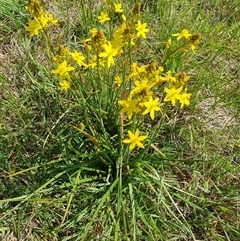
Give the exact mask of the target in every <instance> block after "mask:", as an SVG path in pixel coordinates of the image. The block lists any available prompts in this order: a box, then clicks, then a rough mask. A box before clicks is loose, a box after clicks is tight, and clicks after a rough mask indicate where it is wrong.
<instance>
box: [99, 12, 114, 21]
mask: <svg viewBox="0 0 240 241" xmlns="http://www.w3.org/2000/svg"><path fill="white" fill-rule="evenodd" d="M110 19H111V18H109V16H108V14H107V13H104V12H101V15H100V16H98V20H99V22H100V23H104V22H106V21H109V20H110Z"/></svg>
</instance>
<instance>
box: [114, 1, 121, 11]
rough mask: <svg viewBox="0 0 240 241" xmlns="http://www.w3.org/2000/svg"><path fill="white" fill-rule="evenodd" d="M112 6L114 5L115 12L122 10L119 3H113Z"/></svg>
mask: <svg viewBox="0 0 240 241" xmlns="http://www.w3.org/2000/svg"><path fill="white" fill-rule="evenodd" d="M114 7H115V12H116V13H122V12H123V9H122V4H121V3H114Z"/></svg>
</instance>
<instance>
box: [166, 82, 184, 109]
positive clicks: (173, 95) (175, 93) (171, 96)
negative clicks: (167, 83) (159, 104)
mask: <svg viewBox="0 0 240 241" xmlns="http://www.w3.org/2000/svg"><path fill="white" fill-rule="evenodd" d="M182 88H183V87H182V86H181V87H179V88H178V89H176V88H175V87H172V88H170V89H168V88H166V87H165V88H164V91H165V92H166V93H167V96H166V97H165V98H164V101H171V103H172V106H175V104H176V100H179V98H180V92H181V91H182Z"/></svg>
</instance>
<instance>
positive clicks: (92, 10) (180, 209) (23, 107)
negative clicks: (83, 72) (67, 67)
mask: <svg viewBox="0 0 240 241" xmlns="http://www.w3.org/2000/svg"><path fill="white" fill-rule="evenodd" d="M83 2H84V3H85V4H84V5H85V7H84V9H83V8H82V5H81V3H83ZM99 2H100V1H99ZM120 2H122V4H123V6H124V9H125V12H126V13H128V14H130V13H131V10H132V8H133V5H134V2H135V1H123V0H122V1H120ZM26 5H27V1H22V0H21V1H17V2H15V1H13V0H0V21H1V22H0V28H1V31H0V86H1V88H0V114H1V115H0V150H1V151H0V237H1V239H2V240H11V239H13V238H16V239H17V240H179V241H180V240H220V241H223V240H224V241H225V240H239V239H240V232H239V229H240V218H239V212H240V210H239V208H240V207H239V202H240V200H239V196H240V194H239V185H240V183H239V178H240V176H239V173H240V165H239V163H240V128H239V117H240V116H239V113H240V109H239V104H240V99H239V95H240V88H239V86H240V85H239V84H240V74H239V61H240V59H239V56H240V49H239V46H240V28H239V21H238V18H239V17H238V16H239V13H240V4H239V3H238V1H237V0H232V1H228V0H216V1H197V0H192V1H171V2H170V1H167V0H161V1H160V0H158V1H157V0H156V1H148V0H146V1H145V2H144V4H143V8H142V11H141V19H142V22H147V23H148V26H149V28H151V32H150V33H148V35H147V39H146V40H144V41H142V42H141V44H140V45H139V48H141V49H142V51H141V54H140V55H138V56H137V58H138V59H137V60H138V62H139V63H142V64H146V63H149V62H151V61H153V60H154V61H156V62H161V60H162V58H163V50H164V48H165V43H166V41H167V40H168V38H170V37H171V35H172V34H173V33H176V32H180V31H181V30H182V29H185V28H187V29H188V30H189V31H190V32H191V33H192V32H194V33H196V32H198V33H201V44H200V45H199V46H198V47H197V49H196V54H192V53H190V52H189V54H188V55H187V58H185V59H184V60H181V61H180V62H179V61H175V62H174V61H173V62H168V63H167V67H169V68H170V69H172V70H173V71H174V70H178V71H185V72H187V73H189V74H190V75H191V79H190V81H189V86H188V89H189V92H190V93H192V97H191V104H190V106H189V107H186V108H184V109H183V110H177V109H170V110H169V112H168V113H167V117H166V118H165V119H164V121H163V123H162V125H161V128H160V130H159V131H158V132H157V133H156V136H155V139H154V141H153V144H154V148H155V149H154V148H152V147H149V149H147V152H146V149H143V150H142V149H141V150H137V151H133V152H131V153H130V154H129V155H127V154H126V153H127V152H125V153H124V154H123V155H122V156H120V155H119V153H120V152H119V150H118V147H117V146H118V145H117V144H115V143H119V140H118V139H117V137H116V136H117V133H118V132H119V123H118V122H117V120H118V119H117V118H118V116H119V113H118V112H117V111H115V112H114V111H112V109H111V108H114V105H113V104H111V103H110V104H109V107H108V106H107V107H106V109H105V110H107V111H108V112H109V113H111V115H107V116H104V115H103V114H101V112H99V111H98V109H97V108H98V106H99V103H98V99H97V97H96V96H94V95H91V96H90V97H91V98H90V97H89V96H88V95H89V92H88V91H89V89H88V87H89V86H90V83H89V82H87V83H86V85H85V86H81V85H78V86H77V87H78V88H79V90H81V93H82V94H83V97H84V98H85V100H86V101H85V102H84V101H83V99H84V98H81V97H80V94H79V93H80V91H79V92H77V91H76V92H72V93H71V94H68V93H67V94H64V93H62V92H61V91H60V89H59V86H58V80H57V78H55V77H54V76H53V75H52V74H51V71H52V69H53V66H52V64H51V62H50V61H49V56H48V55H47V54H46V53H45V52H44V51H45V43H44V41H45V39H44V37H41V36H37V37H36V36H35V37H33V38H30V37H29V34H28V33H27V32H26V30H25V26H26V25H27V21H28V18H29V14H27V12H26V10H25V8H24V7H25V6H26ZM45 7H46V8H47V10H48V11H49V12H51V13H53V14H54V16H55V17H56V18H58V19H59V28H56V29H52V36H53V38H54V39H58V40H57V41H59V44H64V45H67V46H68V47H69V48H71V49H75V48H76V49H78V48H80V49H81V48H82V44H81V40H82V39H85V38H86V37H87V36H88V31H89V30H90V29H91V28H92V27H103V28H105V30H106V29H107V27H104V26H105V25H100V24H99V23H98V21H97V16H98V15H99V12H100V10H101V9H102V6H101V5H100V4H98V1H90V0H85V1H76V0H73V1H58V0H55V1H51V3H48V2H46V4H45ZM84 16H85V17H86V18H85V17H84ZM86 19H88V20H87V22H86ZM114 21H115V22H114V23H115V24H116V25H117V24H118V21H119V19H118V18H117V17H116V19H114ZM147 48H148V49H147ZM179 63H180V64H179ZM178 65H179V66H178ZM90 74H91V73H90ZM110 93H111V92H110ZM111 98H113V97H111ZM113 110H115V109H113ZM99 116H101V117H103V116H104V118H102V119H101V118H99ZM83 120H84V121H86V122H87V123H88V124H89V126H88V125H86V122H85V123H84V124H85V125H86V127H85V128H86V131H88V133H90V134H92V135H94V137H96V138H97V139H98V140H101V143H102V146H101V150H100V151H99V150H98V149H97V148H96V146H95V145H94V144H93V143H92V142H91V141H90V140H89V139H88V138H85V137H84V136H83V135H82V134H81V133H80V132H78V131H76V130H75V129H74V128H72V127H71V125H74V126H77V125H78V124H79V123H80V122H82V121H83ZM159 122H160V116H157V118H156V119H155V120H154V121H153V123H152V122H150V121H148V127H146V126H145V127H144V128H143V130H146V131H148V133H149V135H150V134H151V133H152V131H151V128H152V129H153V127H155V126H156V125H157V124H158V123H159ZM121 158H122V159H121ZM103 160H105V161H106V162H107V163H108V164H109V165H108V166H107V165H105V164H104V163H103ZM121 162H122V167H121ZM117 167H119V169H118V168H117Z"/></svg>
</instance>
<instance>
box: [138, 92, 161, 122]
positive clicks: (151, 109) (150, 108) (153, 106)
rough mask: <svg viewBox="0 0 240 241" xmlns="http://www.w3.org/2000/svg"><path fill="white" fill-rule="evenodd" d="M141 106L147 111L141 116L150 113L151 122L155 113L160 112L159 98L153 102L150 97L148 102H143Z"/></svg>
mask: <svg viewBox="0 0 240 241" xmlns="http://www.w3.org/2000/svg"><path fill="white" fill-rule="evenodd" d="M143 104H144V105H145V107H146V108H147V109H146V110H145V111H144V112H143V113H142V114H143V115H146V114H148V113H150V117H151V119H152V120H153V119H154V114H155V111H159V110H161V109H160V107H159V98H156V99H155V100H153V98H152V96H151V97H150V98H149V100H148V101H146V102H143Z"/></svg>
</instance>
